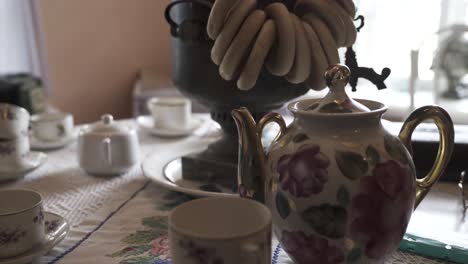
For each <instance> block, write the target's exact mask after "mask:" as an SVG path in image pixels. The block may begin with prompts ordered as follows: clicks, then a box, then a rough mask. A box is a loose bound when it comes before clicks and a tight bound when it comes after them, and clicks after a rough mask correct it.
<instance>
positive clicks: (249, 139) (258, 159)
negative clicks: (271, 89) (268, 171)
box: [231, 107, 266, 203]
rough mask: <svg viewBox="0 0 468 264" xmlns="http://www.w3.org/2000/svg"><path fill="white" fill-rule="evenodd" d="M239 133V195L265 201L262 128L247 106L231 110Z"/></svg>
mask: <svg viewBox="0 0 468 264" xmlns="http://www.w3.org/2000/svg"><path fill="white" fill-rule="evenodd" d="M231 114H232V117H233V118H234V121H235V122H236V125H237V130H238V133H239V164H238V172H237V179H238V183H239V195H240V196H241V197H243V198H248V199H254V200H257V201H259V202H261V203H264V202H265V177H266V175H265V169H264V164H265V160H266V155H265V152H264V151H263V147H262V143H261V138H262V134H261V133H262V132H261V129H258V126H257V124H256V123H255V120H254V118H253V117H252V115H251V114H250V112H249V110H247V108H245V107H242V108H240V109H238V110H233V111H232V112H231Z"/></svg>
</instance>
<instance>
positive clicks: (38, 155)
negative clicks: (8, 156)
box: [0, 151, 47, 182]
mask: <svg viewBox="0 0 468 264" xmlns="http://www.w3.org/2000/svg"><path fill="white" fill-rule="evenodd" d="M46 161H47V155H46V154H45V153H42V152H35V151H31V152H29V154H28V156H27V157H26V158H25V159H24V161H23V162H24V164H23V166H22V167H21V168H16V169H13V168H0V182H5V181H12V180H16V179H19V178H22V177H24V176H25V175H26V174H28V173H30V172H31V171H33V170H35V169H37V168H39V167H41V166H42V165H44V164H45V163H46Z"/></svg>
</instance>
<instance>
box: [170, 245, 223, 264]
mask: <svg viewBox="0 0 468 264" xmlns="http://www.w3.org/2000/svg"><path fill="white" fill-rule="evenodd" d="M179 245H180V247H181V248H183V249H185V251H187V257H189V258H190V259H192V260H193V261H195V262H194V263H197V264H223V263H224V261H223V260H222V259H220V258H219V257H217V256H216V250H214V249H209V248H204V247H201V246H199V245H196V244H195V243H194V242H193V241H183V240H180V241H179Z"/></svg>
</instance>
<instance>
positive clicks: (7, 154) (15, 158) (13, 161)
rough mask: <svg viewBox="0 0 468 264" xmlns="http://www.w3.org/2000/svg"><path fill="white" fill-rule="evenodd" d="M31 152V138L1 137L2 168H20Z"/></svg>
mask: <svg viewBox="0 0 468 264" xmlns="http://www.w3.org/2000/svg"><path fill="white" fill-rule="evenodd" d="M29 152H30V146H29V138H28V137H27V136H22V137H19V138H16V139H11V140H4V139H0V168H8V169H18V168H19V167H20V166H21V165H22V164H23V161H24V159H25V157H26V156H27V155H28V153H29Z"/></svg>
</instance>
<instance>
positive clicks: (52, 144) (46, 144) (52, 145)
mask: <svg viewBox="0 0 468 264" xmlns="http://www.w3.org/2000/svg"><path fill="white" fill-rule="evenodd" d="M77 137H78V130H75V131H73V134H72V135H71V136H69V137H66V138H62V139H60V140H58V141H43V140H40V139H37V138H36V137H35V136H34V135H31V136H30V137H29V142H30V144H31V149H34V150H54V149H60V148H64V147H66V146H68V145H69V144H71V143H72V142H74V141H75V140H76V138H77Z"/></svg>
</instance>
